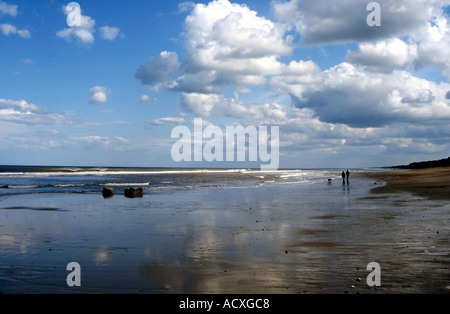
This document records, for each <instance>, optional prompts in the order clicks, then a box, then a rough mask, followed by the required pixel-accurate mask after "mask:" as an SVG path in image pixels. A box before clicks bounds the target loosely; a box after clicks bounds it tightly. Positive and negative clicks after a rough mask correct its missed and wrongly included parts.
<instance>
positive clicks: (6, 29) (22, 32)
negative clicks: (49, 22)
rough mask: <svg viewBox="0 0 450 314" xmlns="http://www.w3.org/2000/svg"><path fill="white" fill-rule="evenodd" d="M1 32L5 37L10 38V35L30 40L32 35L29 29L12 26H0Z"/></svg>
mask: <svg viewBox="0 0 450 314" xmlns="http://www.w3.org/2000/svg"><path fill="white" fill-rule="evenodd" d="M0 30H1V31H2V33H3V35H5V36H9V35H10V34H13V35H15V34H17V35H19V36H20V37H22V38H25V39H29V38H31V33H30V31H29V30H27V29H17V27H15V26H14V25H11V24H0Z"/></svg>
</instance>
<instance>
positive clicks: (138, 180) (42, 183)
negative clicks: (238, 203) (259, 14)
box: [0, 166, 380, 197]
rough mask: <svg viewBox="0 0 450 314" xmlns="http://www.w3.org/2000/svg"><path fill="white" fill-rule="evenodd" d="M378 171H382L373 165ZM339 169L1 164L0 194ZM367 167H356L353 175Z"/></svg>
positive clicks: (169, 186)
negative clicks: (88, 166)
mask: <svg viewBox="0 0 450 314" xmlns="http://www.w3.org/2000/svg"><path fill="white" fill-rule="evenodd" d="M370 170H371V171H379V170H380V169H370ZM341 171H342V170H341V169H289V170H278V171H261V170H252V169H171V168H165V169H161V168H77V167H33V166H0V197H1V196H8V195H21V194H36V193H98V192H99V191H100V192H101V191H102V189H103V187H111V188H113V189H115V190H118V191H123V190H124V189H126V188H130V187H133V188H142V189H143V190H144V191H145V192H146V193H152V192H156V191H173V190H183V189H184V190H185V189H209V188H217V187H224V188H225V187H226V188H238V187H244V188H245V187H258V186H265V185H280V184H304V185H308V184H315V183H323V182H328V179H332V180H333V181H336V180H337V181H340V180H341ZM363 171H367V169H355V170H352V173H358V172H363Z"/></svg>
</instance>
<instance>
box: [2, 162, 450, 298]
mask: <svg viewBox="0 0 450 314" xmlns="http://www.w3.org/2000/svg"><path fill="white" fill-rule="evenodd" d="M408 173H410V174H408ZM427 173H428V172H427ZM439 173H441V174H444V170H442V172H439ZM170 175H171V176H173V177H170V178H168V177H167V176H168V175H167V173H165V174H164V176H165V177H164V178H162V177H161V176H162V175H159V177H158V178H161V179H160V181H158V184H159V185H160V186H159V185H158V184H156V183H153V184H151V185H150V184H149V183H145V184H146V186H144V182H148V180H149V178H150V179H151V180H153V181H154V182H156V181H157V179H156V176H155V174H153V173H147V174H145V175H142V180H140V179H139V178H140V177H139V176H137V175H136V174H135V173H133V174H131V175H128V174H127V176H126V177H127V178H128V177H130V176H131V178H130V179H129V180H132V181H130V182H132V184H134V185H136V184H138V183H141V184H142V186H144V196H143V197H139V198H127V197H124V195H123V186H119V183H116V185H114V189H115V191H116V194H115V195H114V197H112V198H106V199H105V198H103V197H102V194H101V185H102V184H103V183H114V182H119V179H120V180H122V181H123V180H124V179H123V178H124V177H119V175H118V174H116V173H113V174H106V175H105V174H102V175H100V174H93V173H89V177H87V175H86V176H82V175H80V174H77V175H76V176H67V175H63V174H60V175H59V174H57V175H56V176H53V175H52V177H50V176H43V175H41V177H38V178H35V177H32V176H29V177H24V176H17V178H16V177H14V180H17V182H18V183H20V184H25V183H26V182H28V181H30V180H37V182H41V181H45V183H46V184H42V185H38V184H35V183H36V182H35V181H32V184H33V189H36V191H38V192H36V193H31V192H30V191H25V190H24V191H25V192H23V193H22V192H21V193H11V192H10V191H13V192H14V190H12V189H8V190H10V191H7V192H3V193H4V194H3V195H2V196H0V230H1V233H0V292H1V293H7V294H8V293H9V294H16V293H25V294H34V293H44V294H49V293H124V294H138V293H145V294H180V293H182V294H184V293H188V294H217V293H220V294H304V293H306V294H308V293H309V294H311V293H319V294H328V293H337V294H347V293H348V294H354V293H362V294H365V293H368V294H372V293H373V294H392V293H401V294H410V293H430V294H447V293H449V292H450V271H449V266H450V261H449V258H448V257H449V254H450V241H449V229H450V227H449V225H450V224H449V215H448V212H449V209H450V205H449V204H448V202H447V201H446V200H443V199H442V198H441V197H436V198H432V197H429V196H430V195H426V196H424V195H416V194H414V193H411V192H410V191H409V190H405V188H404V187H405V186H409V185H410V184H419V183H416V181H415V180H416V179H415V178H416V177H415V175H413V172H408V171H400V172H398V171H387V172H386V171H385V170H377V171H370V170H361V171H352V170H351V177H350V183H349V184H345V183H343V182H342V180H341V178H340V171H337V170H316V171H303V170H301V171H300V170H299V171H291V172H289V171H286V172H280V173H279V174H270V173H266V174H261V173H252V172H242V173H241V172H219V173H213V172H206V173H204V172H202V173H195V176H193V175H192V173H191V174H189V176H188V177H187V175H186V174H180V175H178V174H176V175H177V176H175V175H174V174H170ZM431 177H433V173H431V171H430V172H429V173H428V178H427V180H425V179H421V180H420V182H422V183H423V182H427V186H429V185H430V184H431V183H430V182H431ZM438 177H439V178H442V177H443V176H438ZM11 178H13V176H9V177H8V176H7V175H5V177H4V178H3V179H2V180H3V181H1V182H0V183H1V184H0V185H2V184H3V185H5V184H6V183H7V182H11V180H12V179H11ZM238 178H239V179H238ZM327 178H331V179H332V180H331V181H328V179H327ZM421 178H425V175H422V176H421ZM87 179H89V180H91V181H92V182H95V185H92V186H93V187H95V188H92V189H91V188H89V189H88V188H86V190H85V191H80V189H81V187H80V185H81V184H80V182H82V181H86V180H87ZM169 179H170V180H173V181H168V180H169ZM49 180H52V181H51V183H52V184H51V186H52V188H51V190H45V189H49V187H48V186H50V184H49V182H50V181H49ZM55 180H56V181H57V182H58V184H54V181H55ZM139 180H140V181H139ZM146 180H147V181H146ZM182 180H184V182H186V184H185V185H183V187H180V186H176V187H173V188H167V187H166V186H167V185H170V184H172V183H170V182H175V181H177V182H180V181H182ZM255 180H258V181H255ZM439 180H441V179H439ZM122 181H120V182H122ZM138 181H139V182H138ZM2 182H3V183H2ZM67 182H73V184H72V185H71V186H70V188H68V187H66V186H68V184H67ZM385 182H387V184H385ZM400 182H403V183H400ZM411 182H412V183H411ZM200 183H201V184H200ZM406 183H408V185H406ZM120 184H123V183H120ZM127 184H128V183H127ZM436 184H437V183H436ZM442 184H443V183H442V181H440V183H439V184H438V186H439V187H441V186H442ZM172 185H174V183H173V184H172ZM43 186H44V187H43ZM53 186H56V187H57V188H58V189H61V186H64V190H63V192H61V191H60V192H57V191H59V190H56V188H54V187H53ZM73 186H74V187H73ZM400 186H401V187H402V188H400ZM21 187H23V186H21ZM33 189H32V191H34V190H33ZM17 191H22V190H20V189H17ZM413 192H415V191H413ZM71 262H76V263H78V264H79V265H80V266H81V286H78V287H77V286H75V287H69V286H68V285H67V283H66V278H67V276H68V275H69V273H70V272H69V271H67V269H66V267H67V265H68V264H69V263H71ZM372 262H375V263H378V264H379V265H380V267H381V285H380V286H369V285H368V284H367V281H366V279H367V277H368V276H369V274H370V273H371V271H370V270H367V265H368V264H369V263H372Z"/></svg>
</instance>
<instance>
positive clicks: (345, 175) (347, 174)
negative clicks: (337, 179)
mask: <svg viewBox="0 0 450 314" xmlns="http://www.w3.org/2000/svg"><path fill="white" fill-rule="evenodd" d="M349 177H350V172H349V171H348V170H347V171H342V183H344V184H345V181H347V183H348V180H349Z"/></svg>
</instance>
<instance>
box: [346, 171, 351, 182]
mask: <svg viewBox="0 0 450 314" xmlns="http://www.w3.org/2000/svg"><path fill="white" fill-rule="evenodd" d="M346 176H347V183H348V178H349V177H350V172H349V171H348V170H347V172H346Z"/></svg>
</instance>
